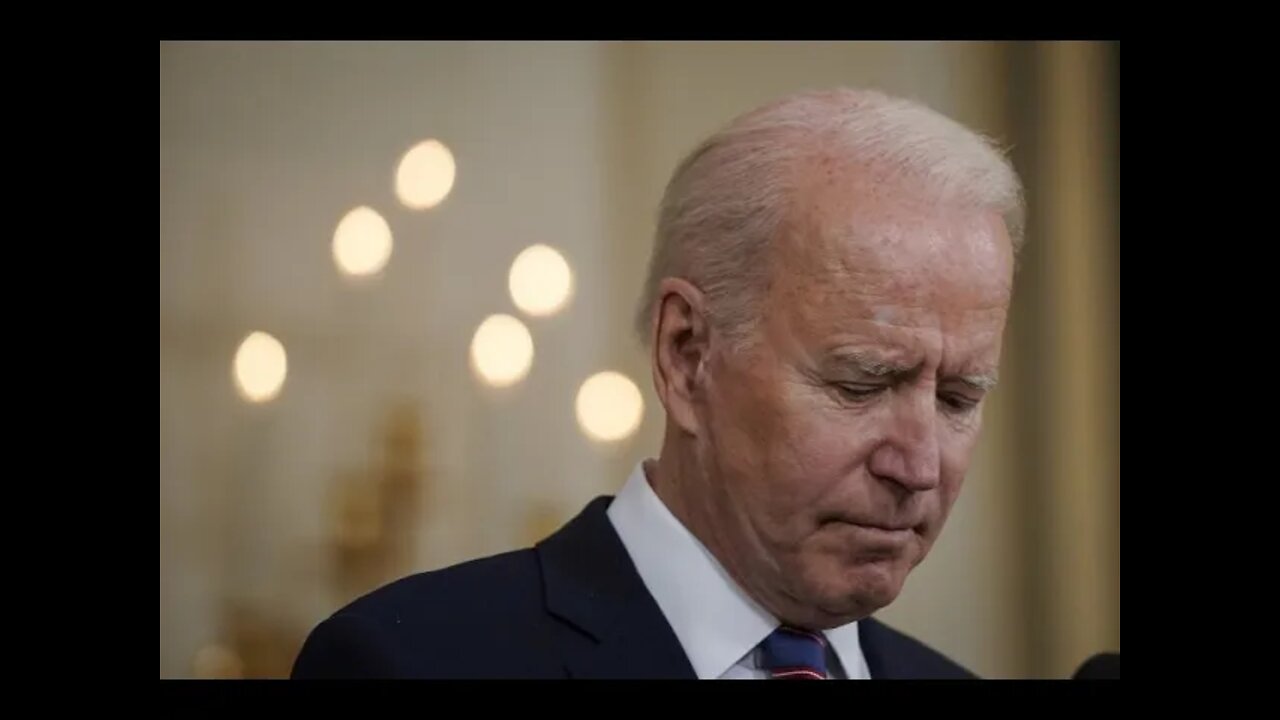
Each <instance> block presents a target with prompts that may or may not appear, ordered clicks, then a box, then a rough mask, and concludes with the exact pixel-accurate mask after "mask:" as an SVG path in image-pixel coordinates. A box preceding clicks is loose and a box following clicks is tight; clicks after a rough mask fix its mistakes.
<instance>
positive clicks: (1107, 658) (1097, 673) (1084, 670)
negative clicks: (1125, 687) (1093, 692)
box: [1071, 652, 1120, 680]
mask: <svg viewBox="0 0 1280 720" xmlns="http://www.w3.org/2000/svg"><path fill="white" fill-rule="evenodd" d="M1071 679H1072V680H1119V679H1120V653H1118V652H1114V653H1098V654H1097V655H1094V656H1093V657H1091V658H1089V659H1088V660H1086V661H1085V662H1084V664H1083V665H1081V666H1080V668H1079V669H1078V670H1076V674H1075V675H1072V676H1071Z"/></svg>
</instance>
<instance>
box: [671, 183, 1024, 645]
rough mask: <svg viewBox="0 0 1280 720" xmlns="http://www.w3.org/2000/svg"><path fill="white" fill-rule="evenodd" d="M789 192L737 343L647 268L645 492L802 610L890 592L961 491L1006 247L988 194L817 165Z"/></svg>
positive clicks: (763, 596) (727, 560) (998, 316)
mask: <svg viewBox="0 0 1280 720" xmlns="http://www.w3.org/2000/svg"><path fill="white" fill-rule="evenodd" d="M813 176H814V177H815V178H816V179H815V180H814V181H812V182H811V183H810V184H809V185H808V186H807V187H805V188H803V190H802V192H801V193H800V194H798V195H797V200H796V201H795V202H794V203H793V207H792V208H791V212H790V216H789V220H788V222H787V223H786V229H785V232H784V233H783V236H782V237H780V238H779V239H778V241H777V242H775V243H774V245H773V248H772V249H771V251H770V257H769V268H770V272H769V278H770V281H769V286H768V288H767V289H766V290H765V292H764V295H763V296H762V300H763V302H762V303H761V312H760V322H759V324H758V325H757V326H756V328H755V330H754V332H753V335H752V337H751V340H750V342H748V343H747V347H745V348H742V347H736V346H735V344H734V343H731V342H729V341H727V340H726V339H725V337H724V335H723V333H721V332H720V331H718V330H717V329H714V328H713V327H712V325H711V324H710V323H709V322H708V320H707V308H706V306H705V302H706V301H705V298H704V297H703V296H702V295H701V293H700V292H699V290H698V289H697V288H696V287H695V286H694V285H693V284H691V283H689V282H686V281H684V280H681V279H677V278H669V279H667V280H665V281H663V283H662V285H661V286H660V290H661V292H660V296H659V306H658V307H659V310H658V312H657V314H656V319H655V326H654V327H655V335H654V355H653V357H654V378H655V384H656V386H657V389H658V393H659V395H660V397H661V398H662V401H663V404H664V406H665V407H666V410H667V415H668V423H667V431H666V436H665V440H664V446H663V452H662V455H661V457H660V458H659V460H658V461H657V462H652V463H647V464H646V471H647V473H648V476H649V479H650V482H651V483H652V485H653V487H654V489H655V491H656V492H657V493H658V494H659V496H660V497H662V499H663V500H664V502H666V504H667V505H668V506H669V507H670V508H671V509H672V511H673V513H674V514H675V515H676V516H677V517H678V518H680V520H681V521H682V522H683V523H684V524H685V525H686V526H687V527H689V528H690V530H691V531H692V532H693V533H694V534H695V535H696V536H698V538H699V539H700V540H701V541H702V542H703V543H704V544H705V545H706V546H707V548H708V549H709V550H710V551H711V552H712V553H713V554H714V555H715V556H716V557H717V559H718V560H719V561H720V563H721V564H722V565H723V566H724V567H725V569H726V570H727V571H728V572H729V574H730V575H732V576H733V578H734V579H735V580H736V581H737V582H738V584H739V585H740V586H741V587H742V588H743V589H744V590H745V591H746V592H747V593H748V594H750V595H751V596H752V597H753V598H754V599H755V600H756V601H757V602H759V603H760V604H761V605H762V606H763V607H765V608H766V609H767V610H769V611H770V612H772V613H773V614H774V615H775V616H776V617H778V618H779V619H780V620H781V621H783V622H786V623H790V624H793V625H797V626H803V627H809V628H813V629H824V628H829V627H834V626H837V625H842V624H845V623H848V622H850V621H853V620H857V619H860V618H862V617H866V616H867V615H869V614H871V613H873V612H875V611H876V610H878V609H880V608H882V607H884V606H886V605H888V604H889V603H891V602H892V601H893V600H894V599H895V598H896V597H897V596H898V594H899V593H900V592H901V591H902V588H903V585H904V583H905V581H906V579H907V576H908V574H909V573H910V572H911V570H912V569H914V568H915V567H916V566H917V565H918V564H919V563H920V562H921V561H922V560H924V559H925V557H926V555H927V554H928V553H929V550H930V548H931V547H932V546H933V544H934V542H935V541H936V540H937V538H938V535H939V533H940V532H941V531H942V528H943V524H944V523H945V521H946V519H947V517H948V515H949V513H950V511H951V508H952V506H953V504H954V503H955V501H956V498H957V496H958V495H959V493H960V489H961V486H962V484H963V482H964V477H965V474H966V471H967V469H968V466H969V463H970V458H971V456H972V453H973V450H974V447H975V444H976V443H977V440H978V436H979V431H980V428H981V424H982V423H981V413H982V406H983V403H982V401H983V397H984V394H985V392H986V391H987V390H988V389H989V387H990V386H991V385H992V384H993V383H994V379H995V372H996V368H997V366H998V364H999V358H1000V348H1001V336H1002V333H1003V329H1004V325H1005V319H1006V314H1007V309H1008V305H1009V301H1010V289H1011V284H1012V268H1013V255H1012V250H1011V244H1010V240H1009V237H1008V234H1007V231H1006V228H1005V226H1004V223H1003V222H1002V220H1001V218H1000V217H999V216H998V215H996V214H994V213H987V212H983V211H975V210H973V209H965V208H959V207H942V206H938V205H936V204H933V203H930V202H926V201H923V200H920V199H912V198H911V196H910V190H909V188H904V187H899V186H894V185H889V184H884V183H877V182H873V181H871V180H868V179H867V176H866V175H865V174H863V175H860V174H858V173H855V172H852V171H848V170H846V171H837V170H834V169H831V166H830V165H824V166H822V167H821V168H820V169H819V171H818V172H815V173H813Z"/></svg>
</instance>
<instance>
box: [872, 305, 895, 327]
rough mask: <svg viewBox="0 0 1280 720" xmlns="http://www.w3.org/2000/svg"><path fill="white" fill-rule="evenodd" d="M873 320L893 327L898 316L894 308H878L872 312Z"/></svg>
mask: <svg viewBox="0 0 1280 720" xmlns="http://www.w3.org/2000/svg"><path fill="white" fill-rule="evenodd" d="M871 318H872V319H873V320H875V321H876V322H878V323H884V324H886V325H892V324H893V322H894V319H895V318H897V314H896V313H895V312H894V311H893V308H891V307H878V308H875V310H873V311H872V313H871Z"/></svg>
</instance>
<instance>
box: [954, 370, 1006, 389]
mask: <svg viewBox="0 0 1280 720" xmlns="http://www.w3.org/2000/svg"><path fill="white" fill-rule="evenodd" d="M956 379H957V380H959V381H960V382H962V383H964V384H965V385H968V386H969V387H971V388H973V389H974V390H977V391H978V392H984V393H985V392H988V391H990V390H991V389H993V388H994V387H995V386H996V384H997V383H998V382H1000V377H999V375H998V374H997V373H996V372H994V371H992V372H989V373H978V374H977V375H961V376H960V377H958V378H956Z"/></svg>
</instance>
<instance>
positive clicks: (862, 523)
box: [824, 515, 920, 532]
mask: <svg viewBox="0 0 1280 720" xmlns="http://www.w3.org/2000/svg"><path fill="white" fill-rule="evenodd" d="M824 520H825V521H826V522H839V523H844V524H846V525H857V526H858V527H863V528H867V529H868V530H880V531H883V532H903V531H904V530H914V529H915V528H916V527H917V526H919V525H920V523H918V522H908V523H890V522H878V521H874V520H863V519H859V518H853V517H848V516H845V515H836V516H832V517H830V518H825V519H824Z"/></svg>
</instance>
